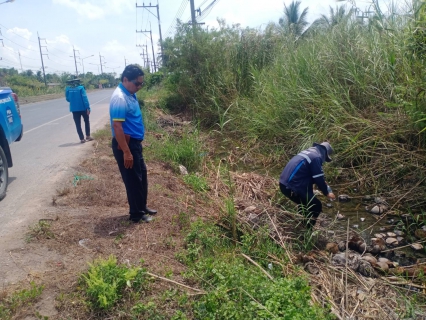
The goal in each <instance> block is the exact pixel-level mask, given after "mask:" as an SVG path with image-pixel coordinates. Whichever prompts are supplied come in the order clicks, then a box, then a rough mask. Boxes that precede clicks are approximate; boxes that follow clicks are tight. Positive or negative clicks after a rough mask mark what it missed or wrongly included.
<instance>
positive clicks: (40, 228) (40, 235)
mask: <svg viewBox="0 0 426 320" xmlns="http://www.w3.org/2000/svg"><path fill="white" fill-rule="evenodd" d="M50 228H51V223H50V222H48V221H43V220H41V221H39V222H37V223H36V224H35V225H33V226H30V227H29V232H28V233H27V237H26V241H27V242H31V241H33V240H40V239H52V238H54V237H55V235H54V234H53V232H52V231H51V230H50Z"/></svg>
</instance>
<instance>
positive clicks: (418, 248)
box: [410, 243, 423, 251]
mask: <svg viewBox="0 0 426 320" xmlns="http://www.w3.org/2000/svg"><path fill="white" fill-rule="evenodd" d="M410 247H411V248H413V249H414V250H416V251H418V250H422V249H423V246H422V245H421V244H420V243H412V244H411V246H410Z"/></svg>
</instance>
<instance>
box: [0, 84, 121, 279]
mask: <svg viewBox="0 0 426 320" xmlns="http://www.w3.org/2000/svg"><path fill="white" fill-rule="evenodd" d="M112 92H113V89H105V90H99V91H94V92H90V93H88V98H89V102H90V105H91V109H92V112H91V114H90V123H91V131H92V132H94V131H96V130H97V129H100V128H103V127H104V126H105V125H106V124H107V123H108V121H109V120H108V109H109V100H110V97H111V94H112ZM21 115H22V122H23V124H24V136H23V138H22V140H21V141H19V142H15V143H13V144H12V145H11V152H12V158H13V167H12V168H10V169H9V185H8V189H7V195H6V198H5V199H4V200H2V201H0V257H1V256H3V257H4V254H7V252H9V251H10V250H12V249H14V248H16V247H19V246H20V245H21V244H22V241H23V240H24V236H25V233H26V232H27V231H28V226H29V225H31V224H33V223H35V222H37V221H38V220H39V219H41V218H45V217H46V214H47V213H48V212H46V210H48V207H49V204H51V202H52V197H53V196H54V195H55V193H56V189H57V188H58V183H59V182H60V181H64V180H66V179H69V181H70V183H71V182H72V178H73V175H74V174H75V173H76V171H75V167H76V166H77V165H78V163H79V162H80V161H81V160H82V159H83V158H84V156H85V155H87V153H88V152H91V150H92V148H93V144H94V143H96V142H95V141H92V142H86V143H84V144H82V143H80V139H79V137H78V135H77V132H76V129H75V125H74V121H73V118H72V114H71V113H70V112H69V108H68V103H67V101H66V100H65V98H62V99H56V100H49V101H44V102H37V103H31V104H26V105H22V106H21ZM82 128H83V132H84V122H83V120H82ZM46 208H47V209H46ZM0 260H1V258H0ZM0 271H1V262H0Z"/></svg>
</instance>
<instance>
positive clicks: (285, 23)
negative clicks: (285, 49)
mask: <svg viewBox="0 0 426 320" xmlns="http://www.w3.org/2000/svg"><path fill="white" fill-rule="evenodd" d="M300 3H301V2H300V1H296V2H295V1H293V2H292V3H290V5H289V6H288V7H287V6H286V5H285V4H284V16H283V17H282V18H280V20H279V24H280V25H281V27H283V29H284V30H285V31H287V32H289V33H291V34H292V35H294V36H295V37H296V38H299V37H300V36H301V35H303V33H304V32H305V29H306V26H307V25H308V24H309V23H308V21H307V20H306V16H307V15H308V8H305V9H303V11H302V13H301V14H300V11H299V6H300Z"/></svg>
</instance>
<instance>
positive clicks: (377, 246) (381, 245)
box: [371, 238, 386, 254]
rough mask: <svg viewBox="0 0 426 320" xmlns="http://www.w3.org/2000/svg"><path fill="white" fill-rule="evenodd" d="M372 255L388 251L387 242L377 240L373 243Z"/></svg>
mask: <svg viewBox="0 0 426 320" xmlns="http://www.w3.org/2000/svg"><path fill="white" fill-rule="evenodd" d="M371 247H372V248H371V253H373V254H377V253H380V252H382V251H383V250H386V242H385V240H383V239H381V238H377V239H376V240H374V241H372V242H371Z"/></svg>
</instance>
